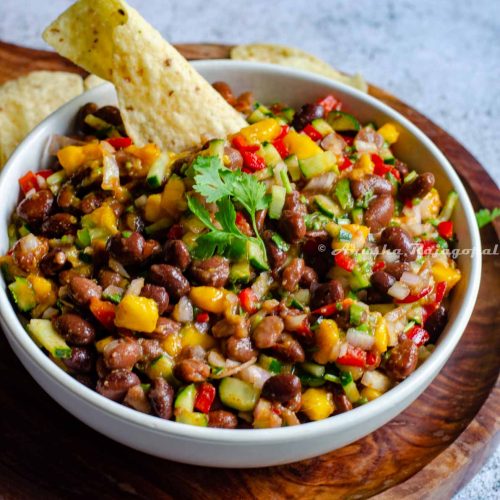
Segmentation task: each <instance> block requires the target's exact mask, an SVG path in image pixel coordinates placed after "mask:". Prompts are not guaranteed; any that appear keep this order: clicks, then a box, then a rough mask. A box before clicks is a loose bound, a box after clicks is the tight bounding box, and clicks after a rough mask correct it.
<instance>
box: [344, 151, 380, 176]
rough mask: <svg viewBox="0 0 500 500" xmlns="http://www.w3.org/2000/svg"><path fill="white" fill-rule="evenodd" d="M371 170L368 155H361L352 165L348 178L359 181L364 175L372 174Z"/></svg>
mask: <svg viewBox="0 0 500 500" xmlns="http://www.w3.org/2000/svg"><path fill="white" fill-rule="evenodd" d="M373 169H374V165H373V162H372V159H371V158H370V155H369V154H367V153H363V154H362V155H361V156H360V157H359V158H358V160H357V161H356V163H355V164H354V168H353V170H352V171H351V173H350V175H349V177H350V178H351V179H354V180H361V179H362V178H363V177H365V176H366V175H370V174H373Z"/></svg>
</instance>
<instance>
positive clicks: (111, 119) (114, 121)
mask: <svg viewBox="0 0 500 500" xmlns="http://www.w3.org/2000/svg"><path fill="white" fill-rule="evenodd" d="M92 114H93V115H94V116H97V117H98V118H100V119H101V120H104V121H105V122H106V123H109V124H110V125H114V126H115V127H119V126H121V125H123V120H122V116H121V114H120V110H119V109H118V108H117V107H116V106H103V107H102V108H99V109H98V110H97V111H94V112H93V113H92Z"/></svg>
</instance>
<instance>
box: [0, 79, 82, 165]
mask: <svg viewBox="0 0 500 500" xmlns="http://www.w3.org/2000/svg"><path fill="white" fill-rule="evenodd" d="M82 92H83V80H82V78H81V76H80V75H76V74H74V73H67V72H64V71H34V72H32V73H29V74H28V75H26V76H22V77H20V78H18V79H17V80H11V81H9V82H6V83H4V84H3V85H1V86H0V167H2V166H3V165H4V164H5V162H6V161H7V159H8V158H9V156H10V155H11V154H12V152H13V151H14V149H16V147H17V145H18V144H19V143H20V142H21V141H22V140H23V139H24V137H25V136H26V135H27V134H28V133H29V132H30V131H31V130H32V129H33V128H34V127H35V126H36V125H38V124H39V123H40V122H41V121H42V120H43V119H44V118H46V117H47V116H48V115H50V114H51V113H52V112H54V111H55V110H56V109H57V108H59V107H61V106H62V105H63V104H64V103H66V102H67V101H69V100H70V99H72V98H73V97H76V96H77V95H79V94H81V93H82Z"/></svg>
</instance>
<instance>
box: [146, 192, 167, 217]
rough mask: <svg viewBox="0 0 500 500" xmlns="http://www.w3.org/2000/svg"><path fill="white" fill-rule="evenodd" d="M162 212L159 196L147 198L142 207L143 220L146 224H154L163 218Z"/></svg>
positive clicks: (153, 195)
mask: <svg viewBox="0 0 500 500" xmlns="http://www.w3.org/2000/svg"><path fill="white" fill-rule="evenodd" d="M163 214H164V211H163V209H162V207H161V194H152V195H150V196H148V198H147V200H146V204H145V205H144V218H145V219H146V220H147V221H148V222H156V221H157V220H159V219H161V218H162V217H163Z"/></svg>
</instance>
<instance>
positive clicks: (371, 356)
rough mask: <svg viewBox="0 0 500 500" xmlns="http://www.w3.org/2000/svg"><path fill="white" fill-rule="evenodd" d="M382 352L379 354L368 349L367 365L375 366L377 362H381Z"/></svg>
mask: <svg viewBox="0 0 500 500" xmlns="http://www.w3.org/2000/svg"><path fill="white" fill-rule="evenodd" d="M379 356H380V354H377V353H375V352H373V351H368V352H367V353H366V365H367V366H374V365H375V363H377V362H379V363H378V364H380V358H379Z"/></svg>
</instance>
